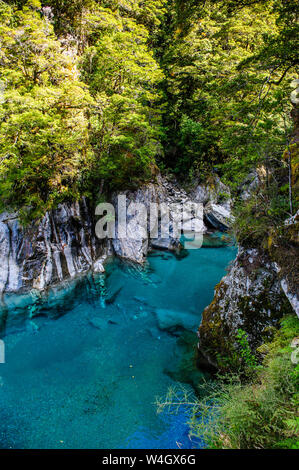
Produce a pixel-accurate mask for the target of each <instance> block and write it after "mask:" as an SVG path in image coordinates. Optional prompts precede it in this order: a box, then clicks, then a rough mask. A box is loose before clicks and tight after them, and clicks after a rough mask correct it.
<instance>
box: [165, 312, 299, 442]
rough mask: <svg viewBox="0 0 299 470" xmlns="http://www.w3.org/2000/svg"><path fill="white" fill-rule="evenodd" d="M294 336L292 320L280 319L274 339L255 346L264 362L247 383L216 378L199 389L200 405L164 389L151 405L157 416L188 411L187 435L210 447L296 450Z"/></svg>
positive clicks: (298, 325)
mask: <svg viewBox="0 0 299 470" xmlns="http://www.w3.org/2000/svg"><path fill="white" fill-rule="evenodd" d="M298 335H299V321H298V318H297V317H295V316H290V317H285V318H284V319H283V320H282V324H281V328H280V330H278V331H277V333H276V335H275V338H274V340H273V341H272V342H271V343H268V344H265V345H263V346H262V347H260V350H261V352H262V353H263V354H264V356H265V358H264V362H263V365H262V366H260V367H259V368H258V369H256V374H255V375H252V376H251V378H250V380H249V381H248V379H247V380H246V381H245V383H244V381H242V380H241V379H240V376H239V375H228V374H227V375H225V376H222V377H219V379H220V381H217V382H207V383H204V384H202V385H201V387H200V389H201V395H202V397H201V399H200V400H198V399H196V398H194V397H192V396H191V395H190V393H188V392H187V391H185V390H170V391H169V393H168V395H167V397H166V399H165V400H164V399H162V400H161V399H160V400H157V405H158V411H160V412H161V411H163V410H164V409H167V410H169V411H173V410H174V411H177V410H178V409H179V408H180V407H181V406H183V407H184V408H186V407H187V408H189V409H190V410H191V415H192V416H191V419H190V421H189V426H190V434H191V436H196V437H197V438H200V439H203V440H204V442H205V443H206V445H208V446H209V447H212V448H222V449H223V448H226V449H227V448H229V449H230V448H233V449H236V448H238V449H252V448H258V449H260V448H265V449H269V448H293V449H298V448H299V426H298V411H299V394H298V385H299V365H298V364H295V363H293V362H292V361H291V354H292V347H291V342H292V340H293V338H294V337H295V338H296V337H298ZM240 336H241V342H242V343H244V335H243V334H240ZM244 346H245V349H246V341H245V343H244ZM246 356H247V355H246ZM250 362H251V360H250Z"/></svg>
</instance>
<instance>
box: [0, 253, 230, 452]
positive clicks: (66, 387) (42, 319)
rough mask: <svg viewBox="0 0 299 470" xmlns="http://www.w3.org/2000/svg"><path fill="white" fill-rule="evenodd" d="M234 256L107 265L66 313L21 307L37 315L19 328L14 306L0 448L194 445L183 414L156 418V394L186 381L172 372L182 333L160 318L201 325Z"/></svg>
mask: <svg viewBox="0 0 299 470" xmlns="http://www.w3.org/2000/svg"><path fill="white" fill-rule="evenodd" d="M234 256H235V249H234V248H231V247H221V248H202V249H199V250H191V251H189V253H188V256H186V257H184V258H182V259H177V258H176V257H175V256H174V255H172V254H170V253H166V252H154V253H152V254H151V255H150V256H149V258H148V263H147V266H146V268H145V269H140V268H137V267H136V266H133V265H130V264H126V263H123V262H121V261H119V260H114V261H112V262H110V263H109V264H108V265H107V273H106V275H104V276H102V275H99V276H97V277H96V278H94V277H92V276H91V275H90V276H87V277H86V278H85V280H84V281H81V282H80V283H79V284H76V285H75V287H74V288H73V289H72V290H71V295H69V297H66V298H64V299H63V302H64V304H63V305H59V299H58V300H57V299H56V301H57V302H56V303H54V304H53V303H52V306H51V308H50V305H49V304H47V303H46V304H44V305H39V307H38V309H36V307H34V308H33V307H32V305H30V303H29V305H27V306H26V307H22V308H23V310H24V309H27V311H28V310H30V309H31V310H30V311H31V312H35V315H36V317H35V318H32V319H31V320H26V321H24V319H23V324H22V322H21V318H23V317H24V311H23V317H22V315H21V313H22V308H21V307H19V308H18V314H16V317H18V318H19V321H18V322H17V323H16V325H17V327H14V328H12V329H11V331H9V329H8V330H7V331H8V334H7V335H6V336H5V338H4V340H5V348H6V363H5V364H0V447H2V448H109V449H115V448H147V449H154V448H156V449H163V448H177V447H178V445H179V446H180V447H182V448H190V447H196V446H200V445H201V443H199V442H192V441H191V440H190V439H189V437H188V428H187V426H186V424H185V422H186V417H187V416H186V413H187V412H186V411H184V410H181V412H180V413H179V414H167V413H162V414H159V415H158V414H157V413H156V406H155V398H156V397H157V396H164V395H165V394H166V392H167V389H168V387H169V386H174V385H177V384H178V382H177V380H178V377H179V380H184V382H188V381H189V380H188V378H183V377H182V378H181V376H180V373H179V372H180V371H179V364H180V362H181V361H182V360H183V359H184V357H183V355H184V353H186V347H185V346H186V344H185V343H184V335H183V336H179V335H180V331H177V332H175V334H171V333H170V332H168V331H166V330H163V331H162V330H160V329H159V328H158V323H157V311H159V309H167V310H168V311H171V312H172V314H173V315H174V316H178V317H182V316H184V315H189V316H190V315H193V316H196V323H197V324H198V325H199V323H200V315H201V312H202V310H203V308H204V307H205V306H206V305H208V304H209V302H210V301H211V299H212V297H213V289H214V286H215V284H216V283H218V282H219V280H220V279H221V277H222V276H223V275H224V274H225V268H226V266H227V265H228V264H229V262H230V261H231V260H232V259H233V258H234ZM57 296H58V294H57ZM14 299H16V300H14ZM14 301H15V302H16V305H17V304H18V303H20V301H19V299H17V297H16V296H14V297H10V298H9V302H10V303H11V304H12V305H13V302H14ZM47 309H48V311H47ZM15 312H17V309H16V308H15ZM62 313H65V314H64V315H61V314H62ZM31 316H34V315H33V314H32V315H31ZM49 317H50V318H49ZM8 323H9V322H8ZM14 325H15V324H14ZM195 331H196V328H194V332H195ZM190 335H191V336H190ZM193 336H194V339H193V342H194V345H195V342H196V336H195V333H194V335H193ZM193 336H192V334H191V333H189V337H188V338H189V341H190V337H191V338H193ZM193 347H194V346H193ZM189 349H190V348H189ZM192 367H193V366H192V365H191V361H190V368H191V369H192ZM193 372H194V373H195V374H196V373H197V374H198V372H196V371H195V370H194V371H193ZM191 373H192V371H191ZM185 386H186V387H191V385H190V383H189V384H185Z"/></svg>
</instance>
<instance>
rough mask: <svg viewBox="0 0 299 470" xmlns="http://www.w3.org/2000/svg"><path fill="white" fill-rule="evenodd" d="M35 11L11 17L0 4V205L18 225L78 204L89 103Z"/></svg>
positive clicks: (34, 7) (34, 6) (33, 5)
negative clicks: (68, 201)
mask: <svg viewBox="0 0 299 470" xmlns="http://www.w3.org/2000/svg"><path fill="white" fill-rule="evenodd" d="M39 6H40V5H39V3H38V2H37V1H36V2H33V1H30V2H28V3H27V4H26V6H24V7H23V9H22V10H18V11H14V10H13V9H12V8H10V7H7V6H5V4H3V2H2V3H1V4H0V15H1V20H2V21H1V26H0V36H1V42H2V47H1V52H0V54H1V62H0V71H1V78H2V80H3V82H4V85H5V89H4V98H3V103H2V106H1V109H0V122H1V127H0V159H1V160H0V161H1V165H0V192H1V196H2V197H1V205H2V208H7V206H11V207H15V208H21V209H22V213H23V218H24V219H27V217H29V218H32V217H39V216H40V215H42V213H43V212H44V210H45V209H49V208H51V207H52V206H53V205H55V204H56V203H57V202H59V201H61V200H63V199H64V198H66V197H73V198H74V197H75V198H78V195H79V181H80V168H81V166H82V165H84V163H85V159H86V155H87V153H88V144H87V141H88V136H87V128H88V122H87V119H86V115H85V113H84V110H85V109H86V107H87V106H88V105H89V104H90V103H91V102H92V98H91V97H90V95H89V93H88V90H87V89H86V86H85V85H84V84H83V83H81V82H80V81H78V79H77V77H76V64H75V62H73V61H72V60H70V59H69V58H68V57H66V56H65V55H63V54H62V51H61V46H60V43H59V42H58V41H57V40H56V38H55V36H54V33H53V29H52V26H51V25H50V24H49V23H47V22H46V20H45V19H43V18H41V15H40V13H39V11H38V9H39Z"/></svg>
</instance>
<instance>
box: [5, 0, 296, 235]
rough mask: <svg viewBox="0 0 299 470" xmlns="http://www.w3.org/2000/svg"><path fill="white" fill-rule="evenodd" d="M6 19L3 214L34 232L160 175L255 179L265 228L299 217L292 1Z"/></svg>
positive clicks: (14, 12) (50, 12) (53, 2)
mask: <svg viewBox="0 0 299 470" xmlns="http://www.w3.org/2000/svg"><path fill="white" fill-rule="evenodd" d="M0 15H1V24H0V37H1V49H0V74H1V90H2V93H1V101H2V105H1V110H0V113H1V130H0V133H1V138H0V156H1V157H0V158H1V164H0V192H1V206H2V208H7V207H10V208H12V209H14V208H17V209H20V213H21V215H22V218H23V220H24V222H26V221H28V220H32V219H35V218H38V217H40V216H42V215H43V214H44V212H45V211H46V210H48V209H51V208H53V207H56V206H57V204H58V203H59V202H61V201H63V200H70V199H78V198H80V197H81V196H82V195H85V196H87V197H89V198H92V200H93V201H94V202H96V200H97V198H98V197H99V193H100V192H101V191H102V190H103V188H104V191H105V190H106V191H109V190H111V189H118V188H123V187H126V188H130V187H132V188H134V187H136V186H138V185H140V184H141V183H142V182H145V181H148V180H149V179H151V178H152V177H153V176H154V175H155V174H156V173H157V171H159V170H160V171H163V172H172V173H174V174H175V175H176V176H177V178H179V179H181V180H184V183H185V184H188V183H189V182H192V181H193V180H194V178H197V179H199V180H206V178H209V177H211V175H213V174H214V173H215V172H216V173H217V174H220V175H221V177H223V178H224V180H225V181H227V182H228V183H229V184H230V185H231V186H232V188H233V189H234V190H235V191H237V190H238V186H239V185H240V183H241V182H242V181H243V180H244V178H245V177H246V176H248V174H250V171H252V170H256V169H257V168H258V169H260V171H264V172H266V173H267V181H266V187H265V190H264V193H263V194H262V195H260V197H259V204H258V205H257V204H256V210H259V211H260V213H261V215H262V217H261V219H265V218H266V219H267V220H266V222H265V223H266V224H268V223H269V220H268V218H270V219H271V218H273V219H274V222H273V223H274V224H275V223H276V222H277V219H279V218H285V217H286V215H287V214H290V213H294V211H295V206H296V200H295V199H296V198H295V197H294V194H295V190H294V186H296V172H297V171H298V170H297V167H298V155H297V152H296V149H295V148H294V145H292V133H293V129H292V126H293V121H292V118H291V114H290V111H291V109H292V104H291V99H290V95H291V93H292V92H293V94H294V87H296V83H294V79H295V78H296V71H297V70H296V67H298V55H297V51H298V47H297V46H298V44H297V42H296V41H297V37H298V22H297V19H298V7H297V2H296V1H293V0H291V1H284V0H271V1H265V0H261V1H244V2H239V1H236V2H235V1H225V2H223V1H216V2H215V1H214V2H209V1H194V0H187V1H180V0H143V1H139V0H122V1H118V0H111V1H109V0H108V1H96V0H75V1H72V2H69V1H63V0H47V1H43V2H40V1H39V0H29V1H22V0H20V1H6V2H4V1H2V0H1V2H0ZM292 86H293V88H292ZM293 101H294V100H293ZM295 101H296V92H295ZM258 206H259V207H258ZM246 210H247V212H249V213H250V212H251V210H252V208H251V207H248V208H247V209H246ZM242 211H243V213H242V217H243V218H244V217H245V219H246V220H247V218H246V213H245V214H244V211H245V210H244V208H243V209H242ZM245 212H246V211H245ZM245 227H247V222H246V223H245ZM262 231H263V227H254V228H253V230H252V232H254V233H257V234H258V236H259V238H260V232H262ZM239 232H240V236H241V237H242V235H243V234H242V233H241V232H242V224H241V225H240V229H239Z"/></svg>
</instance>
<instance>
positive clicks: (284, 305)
mask: <svg viewBox="0 0 299 470" xmlns="http://www.w3.org/2000/svg"><path fill="white" fill-rule="evenodd" d="M291 312H292V307H291V305H290V303H289V301H288V299H287V297H286V295H285V294H284V292H283V290H282V288H281V283H280V280H279V277H278V275H277V270H276V267H275V264H274V263H273V262H272V261H271V259H270V258H269V256H268V254H267V253H266V252H265V251H263V250H258V249H243V248H240V249H239V252H238V255H237V258H236V259H235V261H234V262H233V264H232V265H231V267H230V269H229V272H228V274H227V276H225V277H224V278H223V279H222V280H221V282H220V283H219V284H218V285H217V286H216V288H215V295H214V299H213V301H212V302H211V304H210V305H209V306H208V307H207V308H206V309H205V310H204V312H203V316H202V322H201V325H200V327H199V330H198V338H199V342H198V351H199V354H198V361H199V364H200V365H202V364H203V363H204V362H205V361H208V362H209V364H210V365H212V366H213V367H217V368H220V369H222V370H227V369H237V368H240V367H241V366H242V356H241V350H240V348H241V345H240V344H239V342H238V339H237V336H238V332H239V330H240V329H241V330H242V331H244V332H245V333H246V334H247V338H248V344H249V347H250V349H251V350H252V352H254V353H256V350H257V348H258V347H259V346H260V345H261V344H262V343H264V342H265V341H267V340H270V339H272V336H273V331H274V329H275V327H277V326H278V322H279V320H280V319H281V318H282V316H283V315H285V314H287V313H291Z"/></svg>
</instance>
